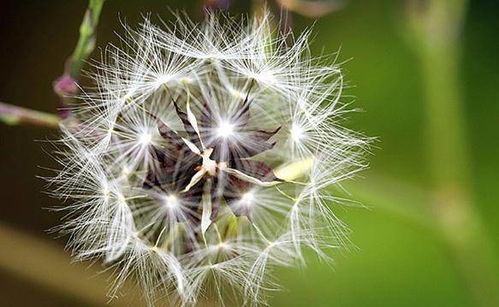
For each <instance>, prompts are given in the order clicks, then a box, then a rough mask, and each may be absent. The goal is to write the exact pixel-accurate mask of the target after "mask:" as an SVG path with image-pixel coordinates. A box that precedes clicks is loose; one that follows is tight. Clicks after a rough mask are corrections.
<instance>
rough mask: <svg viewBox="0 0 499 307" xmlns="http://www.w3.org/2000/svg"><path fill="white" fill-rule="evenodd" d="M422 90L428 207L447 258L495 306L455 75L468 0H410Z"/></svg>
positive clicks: (481, 301) (492, 268)
mask: <svg viewBox="0 0 499 307" xmlns="http://www.w3.org/2000/svg"><path fill="white" fill-rule="evenodd" d="M408 3H409V4H412V5H413V7H409V9H410V10H408V12H409V13H411V14H412V16H410V17H411V19H410V20H411V22H412V23H411V25H412V30H413V34H414V35H415V37H414V38H413V41H415V42H416V44H415V45H414V47H415V51H416V52H417V55H418V57H419V59H420V62H421V68H422V73H423V85H424V87H425V92H426V104H427V105H426V108H427V137H428V140H429V144H428V149H429V162H430V171H431V176H432V179H433V193H432V198H433V200H432V201H430V204H431V210H432V212H433V216H434V218H435V222H436V224H437V226H438V227H439V228H440V230H441V232H442V235H443V237H444V238H446V243H447V247H448V250H449V252H450V255H451V258H452V259H453V261H454V262H455V264H456V266H457V267H458V269H459V271H460V272H461V275H462V276H463V280H464V282H465V284H466V286H468V287H469V289H470V290H471V292H472V295H473V297H474V299H475V301H476V303H477V304H478V305H480V306H499V289H497V285H499V281H498V278H497V272H498V271H497V264H496V263H495V257H494V253H493V250H492V247H491V244H490V240H489V237H488V234H487V232H486V230H485V229H484V225H483V223H482V221H481V218H480V217H479V216H478V213H477V212H476V208H475V207H474V204H473V201H472V196H471V191H470V189H469V187H470V179H469V177H470V176H469V170H468V166H469V165H470V161H469V157H468V154H467V150H468V144H467V142H466V133H465V123H464V122H465V121H464V118H463V112H462V108H463V106H462V103H463V99H462V96H461V92H460V89H461V86H460V80H459V62H460V57H461V48H460V47H461V45H460V40H459V33H460V31H459V30H460V26H461V24H462V23H463V21H464V16H465V11H466V6H467V1H466V0H456V1H439V0H430V1H427V3H426V5H425V6H424V7H418V6H417V4H418V1H409V2H408Z"/></svg>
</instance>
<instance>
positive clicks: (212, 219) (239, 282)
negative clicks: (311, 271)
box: [52, 13, 366, 305]
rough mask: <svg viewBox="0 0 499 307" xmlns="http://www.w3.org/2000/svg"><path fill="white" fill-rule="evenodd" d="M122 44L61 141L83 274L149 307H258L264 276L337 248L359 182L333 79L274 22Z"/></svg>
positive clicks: (353, 140) (184, 24) (101, 65)
mask: <svg viewBox="0 0 499 307" xmlns="http://www.w3.org/2000/svg"><path fill="white" fill-rule="evenodd" d="M178 20H183V21H177V22H176V23H174V24H172V25H169V26H165V28H161V27H158V26H155V25H153V24H152V23H151V22H150V21H149V20H145V22H144V23H143V24H142V25H141V27H140V28H139V29H138V30H132V29H129V28H126V35H125V36H124V37H123V46H124V47H116V46H112V45H111V46H108V47H107V48H106V49H105V52H104V53H103V57H102V60H101V62H98V63H96V64H94V67H95V68H96V72H94V73H93V74H91V77H92V78H93V79H94V81H95V87H94V88H91V89H88V90H87V91H86V93H85V95H83V96H82V97H81V101H80V102H79V103H78V104H77V105H75V106H74V107H73V110H72V111H73V114H74V116H75V118H76V119H77V121H78V123H79V124H78V126H77V127H76V128H74V127H70V128H64V127H63V134H64V136H63V137H62V138H61V143H62V144H64V145H65V147H64V149H62V150H61V157H60V158H58V161H59V162H60V163H61V165H62V166H63V169H62V170H61V171H60V173H59V174H58V176H56V177H55V178H53V179H52V180H53V182H54V183H55V185H56V187H55V188H54V190H53V194H54V195H56V196H58V197H61V198H63V199H71V200H72V203H71V204H70V205H68V206H66V207H64V208H63V210H66V211H67V212H68V213H67V216H66V222H65V224H64V225H62V226H61V227H60V230H61V231H62V232H63V233H67V234H69V235H70V240H69V243H68V244H69V248H70V249H71V250H72V251H73V253H74V254H75V257H77V259H102V260H103V261H104V262H105V263H106V264H107V265H109V266H110V267H111V268H113V269H114V272H115V275H116V280H115V282H114V283H113V289H114V290H113V291H112V292H111V295H115V294H116V293H117V292H116V291H117V290H118V289H119V287H120V286H121V285H122V284H123V282H124V281H125V280H126V279H134V280H137V281H138V283H139V284H140V285H141V286H142V289H143V292H144V295H145V296H146V298H147V299H148V302H149V304H151V305H154V302H155V300H156V299H157V298H160V297H165V296H166V297H169V298H170V299H171V300H172V301H174V302H177V303H178V304H180V305H190V304H195V303H196V302H199V301H200V300H203V299H205V298H209V299H210V300H214V299H217V300H219V302H220V304H226V305H231V303H229V302H238V304H253V303H255V304H256V303H260V302H264V298H265V295H263V294H264V293H265V292H266V291H264V290H266V289H269V288H273V287H274V286H275V284H274V283H273V282H271V281H270V279H269V278H268V277H267V272H268V270H267V268H268V267H272V266H282V265H294V264H297V263H298V264H299V263H303V262H304V258H303V256H302V250H303V249H304V248H310V249H312V250H313V251H315V252H317V253H318V254H320V255H325V254H324V252H323V249H324V248H329V247H332V248H336V247H338V246H341V243H342V242H343V241H344V232H345V229H346V228H345V226H344V225H343V224H342V223H341V222H340V221H339V220H338V219H337V218H336V217H335V215H334V214H333V212H332V210H331V208H330V206H329V205H330V204H331V203H332V202H337V201H338V198H337V197H336V196H333V195H331V189H330V187H331V186H332V185H334V184H337V183H338V182H340V181H342V180H344V179H346V178H349V177H350V176H352V175H353V174H355V173H356V172H357V171H358V170H360V169H362V168H364V167H365V165H364V164H363V163H362V161H363V160H362V153H363V148H364V147H365V146H366V141H365V139H364V138H362V137H361V136H360V135H359V134H356V133H354V132H351V131H349V130H347V129H343V128H341V127H340V126H339V119H341V117H342V115H343V114H344V113H345V112H346V109H345V105H344V104H342V103H341V98H342V96H341V95H342V87H343V78H342V74H341V70H340V68H339V67H338V66H337V65H335V64H334V63H332V64H329V63H327V61H326V58H325V57H323V58H320V59H314V58H312V57H311V55H310V51H309V49H308V32H307V33H305V34H303V35H301V36H300V37H298V38H296V39H294V38H293V37H292V36H291V35H288V36H282V35H280V34H278V33H273V32H272V31H270V30H269V29H270V28H271V26H270V17H269V15H265V16H264V17H263V18H262V19H254V20H252V19H250V20H242V21H236V20H235V19H231V18H230V17H226V16H219V15H216V14H212V13H209V14H208V16H207V17H206V20H205V21H204V22H203V23H200V24H195V23H193V22H192V21H190V20H189V19H187V18H186V17H182V18H179V19H178Z"/></svg>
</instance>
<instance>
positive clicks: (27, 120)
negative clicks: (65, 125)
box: [0, 102, 61, 128]
mask: <svg viewBox="0 0 499 307" xmlns="http://www.w3.org/2000/svg"><path fill="white" fill-rule="evenodd" d="M0 121H2V122H4V123H5V124H7V125H18V124H32V125H36V126H43V127H50V128H58V127H59V122H60V121H61V119H60V117H59V116H57V115H55V114H50V113H45V112H40V111H35V110H31V109H27V108H22V107H18V106H14V105H10V104H7V103H3V102H0Z"/></svg>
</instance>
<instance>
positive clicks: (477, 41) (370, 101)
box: [0, 0, 499, 307]
mask: <svg viewBox="0 0 499 307" xmlns="http://www.w3.org/2000/svg"><path fill="white" fill-rule="evenodd" d="M423 2H424V1H423ZM85 7H86V2H85V1H62V0H60V1H55V0H51V1H26V2H21V1H6V2H5V1H3V2H2V4H0V25H1V26H0V41H1V44H0V46H1V47H0V67H1V69H0V80H1V82H0V100H2V101H8V102H10V103H16V104H18V105H21V106H24V107H30V108H35V109H39V110H43V111H47V112H53V110H54V108H55V107H57V103H58V99H57V97H56V96H55V95H54V94H53V93H52V89H51V82H52V80H54V79H55V78H57V77H58V76H59V75H60V74H61V71H62V64H63V61H64V59H65V58H66V57H67V56H69V55H70V53H71V50H72V48H73V47H74V44H75V42H76V40H77V35H78V32H77V30H78V27H79V23H80V22H81V17H82V16H83V12H84V9H85ZM167 7H171V8H173V9H177V8H178V9H186V10H187V11H188V12H189V13H190V14H191V15H193V16H198V17H199V16H200V13H199V3H197V2H195V1H161V0H147V1H132V0H128V1H113V0H109V1H108V3H106V5H105V7H104V9H103V13H102V17H101V18H102V19H101V23H100V26H99V30H98V33H99V34H98V35H99V36H98V40H97V46H99V47H103V46H104V45H105V43H106V42H108V41H114V42H116V41H117V38H116V36H115V35H114V34H113V31H117V32H119V31H120V30H121V27H120V25H119V23H120V20H119V18H121V19H122V20H124V21H126V22H127V23H130V24H134V23H136V22H138V21H139V20H140V18H141V17H140V16H141V13H144V12H154V13H158V14H159V15H160V16H161V15H164V16H169V15H168V14H167ZM248 8H249V3H247V2H245V1H235V5H234V7H233V8H232V10H233V11H235V12H241V11H246V10H248ZM162 12H164V13H165V14H162ZM497 13H499V4H498V3H497V1H492V0H491V1H485V0H482V1H470V2H469V3H468V8H467V12H466V16H465V24H464V26H463V28H462V31H461V34H460V38H459V43H460V44H461V52H462V57H461V60H460V70H459V76H458V80H459V82H460V86H459V88H458V90H459V91H460V92H461V94H462V95H463V97H464V99H463V104H464V106H463V117H464V120H465V122H464V129H465V131H466V139H467V142H468V146H467V148H466V150H468V152H469V154H470V161H468V162H466V163H468V164H469V165H467V167H469V168H470V170H471V180H470V182H468V183H467V187H468V188H469V189H470V190H471V193H472V199H473V206H474V208H475V209H476V211H477V213H478V214H479V216H480V217H481V219H482V220H483V223H484V228H485V230H486V232H487V233H488V235H489V237H490V238H491V240H492V245H493V249H494V251H495V254H496V255H497V254H498V253H497V246H499V223H498V222H497V219H498V218H499V206H497V204H496V202H497V199H498V196H499V194H498V193H499V189H498V188H497V185H498V170H499V159H497V157H498V156H499V138H498V137H497V131H498V126H497V125H498V119H499V117H498V114H499V104H498V98H497V97H498V95H497V85H498V84H499V73H498V71H499V58H498V56H497V54H498V53H499V40H498V29H499V19H497ZM118 16H119V17H118ZM292 16H293V26H294V28H295V31H297V32H299V31H300V30H302V29H304V28H305V27H308V26H311V25H313V24H315V25H314V40H313V42H312V50H313V53H314V54H317V55H318V54H320V53H321V52H322V51H324V52H325V53H332V52H336V51H338V50H340V52H339V61H340V62H344V64H343V69H344V72H345V74H346V79H347V80H348V85H349V88H348V89H347V90H346V96H345V99H344V101H345V102H351V103H352V107H354V108H359V109H362V111H361V112H356V113H351V114H350V115H349V118H348V119H347V121H346V125H348V126H350V127H352V128H354V129H356V130H361V131H363V132H365V133H366V134H367V135H369V136H375V137H377V138H378V140H377V141H376V142H375V143H374V147H373V149H372V152H373V155H372V156H370V157H369V159H370V161H371V166H370V169H369V170H368V171H365V172H363V173H362V175H361V176H359V177H358V178H356V179H355V180H354V181H353V182H350V183H349V184H347V187H348V188H349V190H350V191H351V196H349V197H351V198H352V199H359V200H361V201H362V203H363V204H364V205H365V206H366V207H367V208H360V207H348V206H342V205H332V206H333V209H334V210H335V213H337V214H338V215H339V216H340V217H341V219H342V220H344V221H345V222H346V223H347V224H348V225H349V226H350V228H351V229H352V234H351V241H352V242H353V245H354V246H351V247H350V248H349V250H344V251H335V252H333V253H332V254H331V255H332V256H333V259H334V263H332V264H327V263H323V262H320V261H319V260H317V259H316V258H314V257H313V256H310V257H309V265H308V266H307V267H306V268H304V269H296V268H285V269H278V270H276V271H275V272H273V273H274V275H275V276H276V277H277V278H278V279H279V280H280V281H281V283H282V284H283V288H284V290H283V291H281V292H276V293H272V299H271V300H270V306H316V307H321V306H337V307H343V306H383V307H388V306H475V301H474V300H473V298H472V295H471V294H470V292H469V290H468V287H467V284H466V281H465V280H463V277H462V275H461V274H460V273H459V270H458V269H457V268H456V266H455V263H454V262H453V261H452V260H451V259H452V254H451V253H452V252H450V251H449V249H448V248H447V246H446V243H445V242H444V240H443V239H442V237H441V235H440V234H439V233H438V232H437V231H436V230H435V227H434V226H432V223H433V221H432V220H430V219H428V217H427V215H426V214H425V213H424V212H425V210H427V206H428V204H426V203H425V202H427V201H428V197H427V196H426V193H427V191H429V190H431V188H432V182H431V179H430V178H431V176H432V175H431V174H432V169H430V167H429V163H428V155H427V151H428V148H427V146H428V141H427V140H428V137H429V136H428V133H440V132H439V131H430V132H428V131H427V129H426V126H425V125H426V120H427V113H426V109H425V108H426V102H425V94H424V81H423V80H424V78H425V77H427V76H425V75H424V73H425V72H424V71H423V70H422V68H421V59H420V57H418V55H417V54H416V52H415V48H414V46H413V44H417V43H418V42H417V41H415V39H414V38H413V37H412V36H411V35H410V30H409V29H408V18H409V17H408V14H407V10H406V7H405V6H404V1H395V0H383V1H381V0H362V1H360V0H351V1H348V5H347V6H345V7H344V8H343V9H341V10H339V11H336V12H333V13H331V14H329V15H327V16H325V17H322V18H320V19H319V20H318V21H316V22H315V23H314V21H313V20H312V19H308V18H305V17H301V16H299V15H297V14H293V15H292ZM444 34H445V33H444ZM442 39H443V37H442ZM449 53H452V51H451V50H449ZM96 54H97V53H94V57H98V56H97V55H96ZM436 64H438V63H436ZM437 73H438V72H437ZM442 90H445V89H442ZM443 116H445V114H444V115H443ZM54 135H55V132H54V131H51V130H47V129H38V128H33V127H27V126H22V127H7V126H3V127H1V129H0V161H2V163H1V164H0V165H1V172H0V182H1V185H0V192H1V193H2V210H1V213H0V222H1V223H5V224H8V225H11V226H13V227H15V228H16V229H18V230H19V231H24V232H27V233H30V234H31V235H33V236H35V237H36V238H39V240H47V241H48V240H51V238H50V236H49V235H47V234H46V233H45V232H44V230H46V229H48V228H50V227H52V226H54V225H57V223H58V220H57V218H58V217H57V216H55V215H54V214H52V213H50V212H48V211H47V210H44V209H43V207H47V206H52V205H54V202H55V201H54V200H52V199H50V198H48V197H47V196H45V195H42V194H40V193H39V192H38V191H40V190H41V189H42V186H43V182H42V181H41V180H39V179H36V178H35V176H36V175H40V174H43V173H44V171H43V170H41V169H39V168H37V167H36V166H37V165H43V166H48V167H51V166H54V165H53V162H52V161H51V158H50V157H49V156H48V155H47V154H45V153H44V152H43V151H42V150H41V149H40V143H37V142H33V140H35V139H36V140H43V139H46V138H49V137H53V136H54ZM463 227H466V226H465V225H464V226H463ZM57 243H60V244H59V245H61V246H62V244H63V243H64V240H63V239H60V240H58V241H57ZM57 243H56V244H57ZM1 244H2V242H1V241H0V245H1ZM58 248H61V249H62V247H59V246H58ZM474 252H475V253H476V254H477V255H480V253H482V249H481V248H480V246H479V245H478V248H477V249H476V250H475V251H474ZM2 253H4V251H2V248H1V247H0V254H2ZM22 257H36V253H35V252H33V254H27V255H23V256H22ZM469 260H470V263H469V266H470V267H471V268H473V265H474V263H473V258H471V259H469ZM496 260H497V258H496ZM63 267H65V264H61V270H62V268H63ZM82 278H88V276H87V277H83V276H82ZM489 288H492V289H496V290H497V291H498V292H499V285H492V287H489ZM0 297H2V301H3V303H2V305H3V304H4V303H5V305H14V306H29V305H32V304H37V306H68V305H75V304H76V305H79V304H81V305H82V306H84V305H87V306H88V304H87V303H85V302H80V301H78V298H75V297H74V295H72V294H67V295H66V294H64V293H61V291H55V290H54V289H52V288H50V287H44V286H42V285H40V284H39V283H31V282H30V281H27V280H25V279H24V277H23V276H21V275H17V274H15V273H12V272H11V271H8V270H6V269H2V268H0Z"/></svg>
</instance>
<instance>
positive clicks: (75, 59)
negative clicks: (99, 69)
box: [70, 0, 105, 79]
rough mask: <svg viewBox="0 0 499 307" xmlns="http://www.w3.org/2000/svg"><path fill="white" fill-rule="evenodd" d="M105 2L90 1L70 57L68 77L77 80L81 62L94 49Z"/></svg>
mask: <svg viewBox="0 0 499 307" xmlns="http://www.w3.org/2000/svg"><path fill="white" fill-rule="evenodd" d="M104 2H105V0H90V1H89V3H88V8H87V10H86V12H85V16H84V17H83V21H82V23H81V25H80V37H79V39H78V43H77V44H76V48H75V50H74V51H73V54H72V55H71V68H70V75H71V77H73V78H74V79H77V78H78V77H79V75H80V71H81V67H82V65H83V62H84V61H85V60H86V59H87V58H88V56H89V55H90V54H91V53H92V51H93V50H94V48H95V40H96V28H97V24H98V22H99V16H100V13H101V10H102V6H103V5H104Z"/></svg>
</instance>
